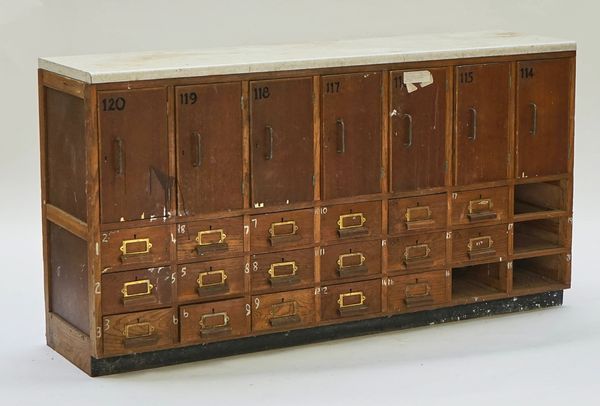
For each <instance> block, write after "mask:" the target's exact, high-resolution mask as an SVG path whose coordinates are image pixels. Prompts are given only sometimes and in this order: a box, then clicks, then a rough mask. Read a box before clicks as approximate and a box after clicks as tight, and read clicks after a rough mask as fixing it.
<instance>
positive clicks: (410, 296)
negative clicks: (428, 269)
mask: <svg viewBox="0 0 600 406" xmlns="http://www.w3.org/2000/svg"><path fill="white" fill-rule="evenodd" d="M404 302H405V303H406V307H412V306H426V305H431V304H433V302H434V298H433V296H431V285H430V284H429V282H427V281H423V282H419V281H417V282H416V283H413V284H410V285H406V287H405V288H404Z"/></svg>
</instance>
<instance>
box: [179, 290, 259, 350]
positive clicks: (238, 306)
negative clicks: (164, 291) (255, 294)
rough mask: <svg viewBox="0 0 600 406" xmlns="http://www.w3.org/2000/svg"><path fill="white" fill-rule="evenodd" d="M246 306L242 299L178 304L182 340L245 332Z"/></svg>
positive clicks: (218, 336) (186, 341)
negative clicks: (185, 304) (179, 305)
mask: <svg viewBox="0 0 600 406" xmlns="http://www.w3.org/2000/svg"><path fill="white" fill-rule="evenodd" d="M246 306H249V304H248V303H246V300H245V299H234V300H224V301H220V302H211V303H204V304H196V305H187V306H181V307H180V308H179V320H181V342H182V343H183V344H193V343H200V342H208V341H215V340H224V339H229V338H232V337H238V336H241V335H246V334H248V333H249V330H250V329H249V327H250V323H249V318H248V316H246V314H247V311H246Z"/></svg>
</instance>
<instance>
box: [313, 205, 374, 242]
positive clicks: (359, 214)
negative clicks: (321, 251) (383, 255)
mask: <svg viewBox="0 0 600 406" xmlns="http://www.w3.org/2000/svg"><path fill="white" fill-rule="evenodd" d="M380 235H381V202H380V201H377V202H362V203H348V204H338V205H333V206H327V207H322V208H321V241H344V240H348V239H352V238H361V237H378V236H380Z"/></svg>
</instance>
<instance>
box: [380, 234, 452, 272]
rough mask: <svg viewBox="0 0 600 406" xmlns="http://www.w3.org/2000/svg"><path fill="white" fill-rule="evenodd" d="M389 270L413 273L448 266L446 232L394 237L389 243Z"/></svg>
mask: <svg viewBox="0 0 600 406" xmlns="http://www.w3.org/2000/svg"><path fill="white" fill-rule="evenodd" d="M387 248H388V269H390V270H402V271H413V270H422V269H427V268H439V267H443V266H444V265H446V232H444V231H438V232H436V233H428V234H419V235H415V236H407V237H393V238H390V239H389V240H388V242H387Z"/></svg>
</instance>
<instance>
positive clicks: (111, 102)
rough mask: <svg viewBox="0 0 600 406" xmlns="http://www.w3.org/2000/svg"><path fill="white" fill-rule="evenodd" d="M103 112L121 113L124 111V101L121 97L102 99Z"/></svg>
mask: <svg viewBox="0 0 600 406" xmlns="http://www.w3.org/2000/svg"><path fill="white" fill-rule="evenodd" d="M102 110H103V111H123V110H125V99H124V98H123V97H109V98H107V99H102Z"/></svg>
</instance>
